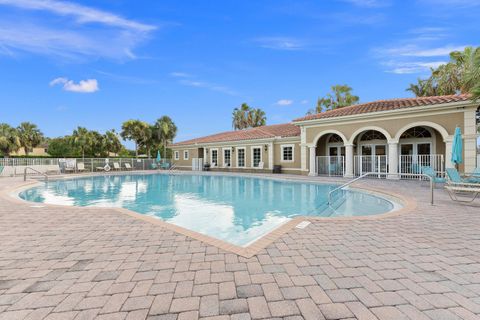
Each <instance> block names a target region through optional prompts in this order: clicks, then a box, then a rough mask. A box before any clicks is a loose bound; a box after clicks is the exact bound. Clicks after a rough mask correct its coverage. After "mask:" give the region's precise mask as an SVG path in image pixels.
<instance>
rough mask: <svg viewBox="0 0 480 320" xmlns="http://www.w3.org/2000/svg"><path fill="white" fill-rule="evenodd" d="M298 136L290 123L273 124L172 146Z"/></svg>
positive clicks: (298, 131)
mask: <svg viewBox="0 0 480 320" xmlns="http://www.w3.org/2000/svg"><path fill="white" fill-rule="evenodd" d="M296 136H300V128H299V127H297V126H296V125H293V124H291V123H285V124H275V125H270V126H262V127H256V128H250V129H245V130H237V131H227V132H221V133H217V134H212V135H210V136H206V137H201V138H196V139H191V140H187V141H181V142H177V143H174V144H172V146H173V147H175V146H183V145H191V144H196V143H198V144H202V143H212V142H228V141H241V140H255V139H267V138H274V137H283V138H285V137H296Z"/></svg>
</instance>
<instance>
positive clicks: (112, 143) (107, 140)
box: [103, 129, 123, 156]
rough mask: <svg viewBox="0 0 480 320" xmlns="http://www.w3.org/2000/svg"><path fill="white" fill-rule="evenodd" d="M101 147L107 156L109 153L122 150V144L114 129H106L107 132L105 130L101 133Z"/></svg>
mask: <svg viewBox="0 0 480 320" xmlns="http://www.w3.org/2000/svg"><path fill="white" fill-rule="evenodd" d="M103 147H104V149H105V151H106V153H107V156H109V155H110V153H115V154H118V153H119V152H120V150H122V147H123V146H122V143H121V142H120V139H119V138H118V133H117V132H116V131H115V129H112V130H107V132H105V134H104V135H103Z"/></svg>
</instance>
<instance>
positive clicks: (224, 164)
mask: <svg viewBox="0 0 480 320" xmlns="http://www.w3.org/2000/svg"><path fill="white" fill-rule="evenodd" d="M227 150H228V151H230V163H229V165H228V166H227V163H226V162H225V159H226V157H225V151H227ZM222 162H223V167H224V168H227V167H228V168H231V167H232V147H228V148H222Z"/></svg>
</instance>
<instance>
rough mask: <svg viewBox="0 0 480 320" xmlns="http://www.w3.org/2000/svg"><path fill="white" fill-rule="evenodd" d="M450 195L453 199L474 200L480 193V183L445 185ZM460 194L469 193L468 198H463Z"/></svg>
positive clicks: (460, 200)
mask: <svg viewBox="0 0 480 320" xmlns="http://www.w3.org/2000/svg"><path fill="white" fill-rule="evenodd" d="M445 189H446V190H447V192H448V195H449V196H450V198H451V199H452V200H453V201H457V202H467V203H469V202H472V201H473V200H475V199H476V198H477V197H478V195H479V194H480V183H449V184H448V185H446V186H445ZM458 195H468V196H470V197H467V198H466V199H465V198H464V199H461V198H460V197H459V196H458Z"/></svg>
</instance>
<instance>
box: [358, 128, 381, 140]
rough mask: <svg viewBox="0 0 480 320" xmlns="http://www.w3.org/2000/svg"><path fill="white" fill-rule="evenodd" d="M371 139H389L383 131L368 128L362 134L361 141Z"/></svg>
mask: <svg viewBox="0 0 480 320" xmlns="http://www.w3.org/2000/svg"><path fill="white" fill-rule="evenodd" d="M369 140H387V138H386V137H385V136H384V135H383V133H381V132H378V131H376V130H368V131H365V132H364V133H363V134H362V137H361V138H360V141H369Z"/></svg>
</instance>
